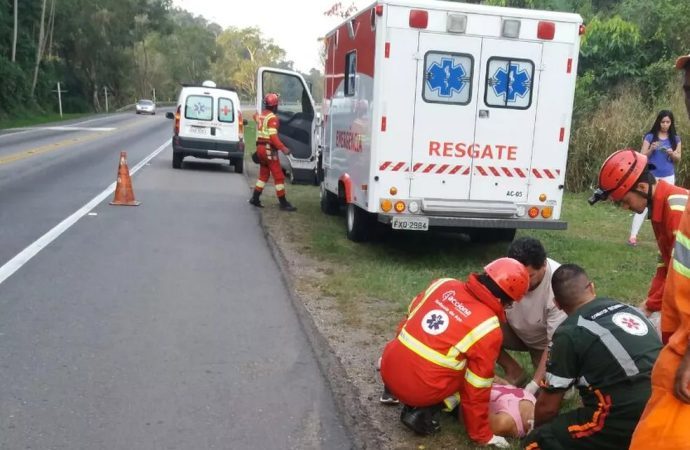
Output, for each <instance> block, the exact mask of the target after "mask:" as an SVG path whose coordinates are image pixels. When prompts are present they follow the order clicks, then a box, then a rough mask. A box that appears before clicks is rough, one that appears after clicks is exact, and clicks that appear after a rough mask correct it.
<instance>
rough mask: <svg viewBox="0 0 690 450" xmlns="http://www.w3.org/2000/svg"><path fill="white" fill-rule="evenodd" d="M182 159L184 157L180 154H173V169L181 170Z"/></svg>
mask: <svg viewBox="0 0 690 450" xmlns="http://www.w3.org/2000/svg"><path fill="white" fill-rule="evenodd" d="M183 158H184V156H182V154H180V153H174V152H173V160H172V166H173V169H181V168H182V159H183Z"/></svg>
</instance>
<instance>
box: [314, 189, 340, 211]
mask: <svg viewBox="0 0 690 450" xmlns="http://www.w3.org/2000/svg"><path fill="white" fill-rule="evenodd" d="M319 197H320V199H321V211H322V212H323V213H324V214H328V215H329V216H334V215H336V214H338V213H339V212H340V201H339V200H338V196H337V195H335V194H334V193H332V192H330V191H329V190H327V189H326V185H325V184H324V183H321V189H319Z"/></svg>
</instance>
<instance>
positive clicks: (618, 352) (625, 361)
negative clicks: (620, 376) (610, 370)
mask: <svg viewBox="0 0 690 450" xmlns="http://www.w3.org/2000/svg"><path fill="white" fill-rule="evenodd" d="M577 325H578V326H581V327H582V328H585V329H586V330H589V331H590V332H592V333H594V334H595V335H597V336H599V339H601V343H602V344H604V347H606V349H607V350H608V351H609V353H611V356H613V357H614V358H615V359H616V362H618V365H620V366H621V368H622V369H623V370H624V371H625V374H626V375H627V376H629V377H630V376H633V375H637V374H638V373H640V370H639V369H638V368H637V366H636V365H635V361H633V359H632V358H631V357H630V353H628V352H627V350H625V348H624V347H623V345H622V344H621V343H620V342H619V341H618V339H616V337H615V336H614V335H613V334H611V331H609V330H608V329H606V328H604V327H602V326H601V325H599V324H598V323H596V322H594V321H592V320H587V319H585V318H584V317H578V319H577Z"/></svg>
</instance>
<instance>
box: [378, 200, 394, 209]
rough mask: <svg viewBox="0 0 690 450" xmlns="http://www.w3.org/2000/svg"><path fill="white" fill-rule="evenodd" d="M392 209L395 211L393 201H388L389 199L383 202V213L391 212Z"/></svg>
mask: <svg viewBox="0 0 690 450" xmlns="http://www.w3.org/2000/svg"><path fill="white" fill-rule="evenodd" d="M391 209H393V202H392V201H390V200H388V199H387V198H385V199H383V200H381V211H383V212H390V210H391Z"/></svg>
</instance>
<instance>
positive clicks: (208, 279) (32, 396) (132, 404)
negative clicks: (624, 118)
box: [0, 112, 352, 450]
mask: <svg viewBox="0 0 690 450" xmlns="http://www.w3.org/2000/svg"><path fill="white" fill-rule="evenodd" d="M65 125H66V124H64V123H61V124H60V127H63V126H65ZM70 125H73V126H74V127H80V128H79V129H67V130H65V129H52V130H51V129H41V130H26V131H22V132H16V133H12V134H0V224H1V226H0V448H1V449H12V450H14V449H70V450H71V449H195V450H196V449H287V448H294V449H318V448H324V449H344V448H351V447H352V441H351V440H350V436H348V433H347V431H346V430H345V428H344V426H343V422H342V420H341V417H340V415H339V413H338V412H337V411H336V408H335V406H334V401H333V398H332V394H331V392H330V390H329V389H328V387H327V383H326V382H325V380H324V379H323V376H322V373H321V372H320V370H319V367H318V364H317V360H316V357H315V355H314V352H313V350H312V349H311V347H310V346H309V343H308V341H307V337H306V335H305V332H304V331H303V329H302V328H301V326H300V324H299V321H298V318H297V314H296V312H295V311H294V309H293V307H292V305H291V302H290V298H289V294H288V292H287V288H286V286H285V284H284V283H283V282H282V279H281V275H280V272H279V270H278V267H277V265H276V263H275V261H274V260H273V258H272V256H271V253H270V250H269V248H268V246H267V243H266V241H265V238H264V235H263V232H262V230H261V227H260V225H259V222H258V215H257V214H256V212H255V211H253V210H252V209H251V208H249V206H248V205H247V203H246V199H247V196H248V194H249V191H248V188H247V181H246V179H245V178H244V176H243V175H239V174H235V173H234V172H233V170H232V168H231V167H230V166H229V165H228V164H227V163H226V162H223V161H220V160H216V161H212V162H203V161H200V160H196V161H193V162H187V160H185V163H184V165H183V169H182V170H174V169H172V168H171V158H172V155H171V149H170V146H169V140H170V134H171V122H170V121H168V120H166V119H165V118H164V115H163V114H162V113H160V112H159V114H158V115H156V116H136V115H134V114H133V113H123V114H114V115H109V116H105V117H100V118H96V119H93V120H88V121H86V122H85V121H83V120H81V121H78V123H72V124H70ZM82 128H83V129H82ZM123 150H125V151H127V152H128V162H129V167H130V170H133V168H136V167H137V164H138V163H140V162H141V161H143V160H145V158H146V157H147V156H149V155H151V154H152V153H153V152H154V151H156V150H159V151H160V153H159V154H157V155H156V156H155V157H153V158H152V159H151V160H150V161H149V162H148V163H145V164H144V165H143V166H142V167H141V170H139V171H138V172H137V173H136V174H134V175H133V176H132V179H133V186H134V192H135V194H136V197H137V200H139V201H141V202H142V204H141V206H138V207H116V206H110V205H109V204H108V201H109V200H110V199H111V197H112V194H111V193H110V192H108V191H107V189H108V187H109V186H110V185H111V184H112V183H113V182H114V181H115V178H116V172H117V164H118V157H119V153H120V151H123ZM99 194H100V198H99V197H98V196H99ZM94 199H95V200H94ZM99 199H105V201H101V202H99V201H98V200H99ZM89 202H91V205H93V204H95V206H94V207H93V208H92V209H91V208H90V206H91V205H89ZM85 205H87V206H85ZM75 212H77V214H76V215H73V214H74V213H75ZM70 216H72V220H71V221H69V220H68V221H67V222H63V221H65V219H66V218H68V217H70ZM71 222H74V223H73V224H72V225H71V226H70V223H71ZM61 223H62V225H60V224H61ZM46 236H47V237H46ZM41 237H43V238H44V239H43V241H41V240H40V238H41ZM47 242H49V243H47ZM46 243H47V244H46ZM17 255H20V256H17ZM32 255H33V256H32Z"/></svg>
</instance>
